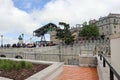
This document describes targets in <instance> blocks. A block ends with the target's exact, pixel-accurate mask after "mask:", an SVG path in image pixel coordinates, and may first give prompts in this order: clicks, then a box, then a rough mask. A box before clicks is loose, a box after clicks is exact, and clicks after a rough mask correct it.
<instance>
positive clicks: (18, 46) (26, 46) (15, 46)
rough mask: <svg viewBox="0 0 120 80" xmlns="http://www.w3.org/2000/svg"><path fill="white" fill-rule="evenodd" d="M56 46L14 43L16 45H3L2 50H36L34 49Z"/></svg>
mask: <svg viewBox="0 0 120 80" xmlns="http://www.w3.org/2000/svg"><path fill="white" fill-rule="evenodd" d="M54 45H56V44H49V43H46V44H35V43H27V44H25V43H22V44H20V43H17V44H16V43H14V44H4V45H1V48H34V47H46V46H54Z"/></svg>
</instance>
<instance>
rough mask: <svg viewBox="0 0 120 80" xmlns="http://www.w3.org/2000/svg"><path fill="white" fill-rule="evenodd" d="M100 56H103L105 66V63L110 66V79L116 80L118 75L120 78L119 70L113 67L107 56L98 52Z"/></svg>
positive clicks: (119, 79) (119, 78)
mask: <svg viewBox="0 0 120 80" xmlns="http://www.w3.org/2000/svg"><path fill="white" fill-rule="evenodd" d="M98 56H100V60H102V58H103V67H105V66H106V65H105V63H107V65H108V66H109V68H110V80H114V76H113V75H115V76H116V78H117V79H118V80H120V75H119V74H118V73H117V71H116V70H115V69H114V68H113V67H112V65H111V64H110V63H109V62H108V61H107V60H106V58H105V56H104V55H103V54H98Z"/></svg>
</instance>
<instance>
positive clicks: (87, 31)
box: [79, 24, 99, 38]
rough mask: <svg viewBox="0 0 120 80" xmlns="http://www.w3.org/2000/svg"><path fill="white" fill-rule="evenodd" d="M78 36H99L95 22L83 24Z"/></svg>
mask: <svg viewBox="0 0 120 80" xmlns="http://www.w3.org/2000/svg"><path fill="white" fill-rule="evenodd" d="M79 35H80V36H83V37H88V38H89V37H97V36H99V30H98V27H97V26H96V25H95V24H89V25H87V24H86V25H83V28H82V31H80V34H79Z"/></svg>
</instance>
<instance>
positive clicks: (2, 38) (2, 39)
mask: <svg viewBox="0 0 120 80" xmlns="http://www.w3.org/2000/svg"><path fill="white" fill-rule="evenodd" d="M1 47H3V35H1Z"/></svg>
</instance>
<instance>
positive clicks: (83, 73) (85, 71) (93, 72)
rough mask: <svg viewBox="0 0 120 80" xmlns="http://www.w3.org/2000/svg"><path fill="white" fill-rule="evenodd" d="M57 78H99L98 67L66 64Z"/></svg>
mask: <svg viewBox="0 0 120 80" xmlns="http://www.w3.org/2000/svg"><path fill="white" fill-rule="evenodd" d="M57 80H98V74H97V69H96V68H90V67H78V66H64V67H63V72H62V74H61V75H60V76H59V77H58V79H57Z"/></svg>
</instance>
